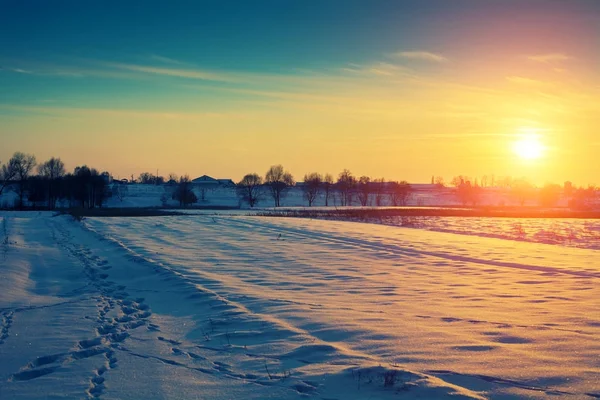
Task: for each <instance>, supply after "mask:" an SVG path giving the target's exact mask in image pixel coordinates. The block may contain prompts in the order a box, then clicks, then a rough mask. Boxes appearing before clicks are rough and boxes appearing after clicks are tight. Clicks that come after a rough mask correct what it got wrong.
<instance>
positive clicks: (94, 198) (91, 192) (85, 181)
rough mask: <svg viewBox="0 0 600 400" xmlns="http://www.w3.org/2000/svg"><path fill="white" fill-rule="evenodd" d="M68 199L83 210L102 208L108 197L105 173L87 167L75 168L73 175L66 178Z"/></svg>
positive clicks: (107, 176)
mask: <svg viewBox="0 0 600 400" xmlns="http://www.w3.org/2000/svg"><path fill="white" fill-rule="evenodd" d="M66 180H67V182H68V184H67V186H68V187H69V189H70V192H71V193H70V197H71V199H72V200H75V201H76V203H77V204H79V205H80V206H81V207H83V208H96V207H102V206H103V204H104V201H105V200H106V199H107V198H108V197H109V195H110V193H109V191H108V181H109V174H108V173H107V172H102V173H99V172H98V170H96V169H95V168H89V167H88V166H87V165H83V166H79V167H75V170H74V172H73V175H70V176H67V178H66Z"/></svg>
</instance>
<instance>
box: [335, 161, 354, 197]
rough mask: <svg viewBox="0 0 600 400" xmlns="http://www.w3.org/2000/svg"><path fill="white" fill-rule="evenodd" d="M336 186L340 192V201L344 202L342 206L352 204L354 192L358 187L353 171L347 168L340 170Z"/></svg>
mask: <svg viewBox="0 0 600 400" xmlns="http://www.w3.org/2000/svg"><path fill="white" fill-rule="evenodd" d="M336 186H337V190H338V192H339V193H340V202H341V203H342V206H350V205H352V194H353V192H354V189H355V187H356V178H355V177H354V175H352V172H350V171H348V170H347V169H345V170H343V171H342V172H340V175H339V176H338V181H337V183H336Z"/></svg>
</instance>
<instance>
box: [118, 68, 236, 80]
mask: <svg viewBox="0 0 600 400" xmlns="http://www.w3.org/2000/svg"><path fill="white" fill-rule="evenodd" d="M106 65H107V66H109V67H113V68H117V69H122V70H127V71H133V72H142V73H146V74H156V75H168V76H177V77H180V78H190V79H200V80H205V81H217V82H235V79H234V78H233V77H232V76H230V75H228V74H223V73H218V72H212V71H205V70H201V69H181V68H161V67H153V66H145V65H137V64H122V63H107V64H106Z"/></svg>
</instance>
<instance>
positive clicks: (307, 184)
mask: <svg viewBox="0 0 600 400" xmlns="http://www.w3.org/2000/svg"><path fill="white" fill-rule="evenodd" d="M322 183H323V176H322V175H321V174H319V173H317V172H313V173H310V174H306V175H304V186H303V187H302V190H303V191H304V198H306V200H307V201H308V206H309V207H312V205H313V203H314V201H315V199H316V198H317V196H318V195H319V192H320V190H321V185H322Z"/></svg>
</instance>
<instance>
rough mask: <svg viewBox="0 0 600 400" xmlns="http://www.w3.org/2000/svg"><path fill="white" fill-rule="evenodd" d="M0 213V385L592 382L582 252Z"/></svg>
mask: <svg viewBox="0 0 600 400" xmlns="http://www.w3.org/2000/svg"><path fill="white" fill-rule="evenodd" d="M0 216H1V217H0V233H1V237H0V238H1V239H2V243H1V244H0V245H1V246H2V248H1V254H0V267H1V268H2V274H1V275H0V316H1V319H0V324H1V326H0V335H1V336H0V360H2V362H0V398H2V399H4V398H7V399H13V398H15V399H18V398H24V399H25V398H26V399H30V398H58V397H61V398H64V397H66V398H85V397H89V398H102V399H132V398H182V399H183V398H185V399H188V398H190V399H235V398H240V399H269V398H271V399H291V398H315V399H365V398H369V399H379V398H381V399H385V398H390V399H391V398H399V397H409V398H413V397H420V398H442V397H452V398H457V397H471V398H478V397H479V398H481V397H491V398H505V397H513V396H516V397H533V398H535V397H538V398H545V397H548V396H551V395H554V396H560V397H565V398H586V397H591V396H600V382H599V379H598V378H599V373H600V370H599V365H598V360H599V359H600V344H599V341H598V337H599V334H600V302H599V301H598V298H600V296H599V295H600V288H599V286H598V284H597V283H598V279H600V264H599V263H598V261H597V251H595V250H590V249H577V248H568V247H562V246H552V245H544V244H537V243H526V242H515V241H506V240H501V239H496V238H486V237H472V236H465V235H456V234H451V233H443V232H431V231H426V230H415V229H405V228H398V227H390V226H380V225H373V224H358V223H351V222H339V221H317V220H302V219H275V218H258V217H247V216H237V217H235V216H199V215H189V216H180V217H159V218H104V219H86V220H85V221H83V223H78V222H75V221H73V220H72V219H70V218H68V217H66V216H61V217H52V216H51V214H49V213H43V214H40V213H4V214H0Z"/></svg>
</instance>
